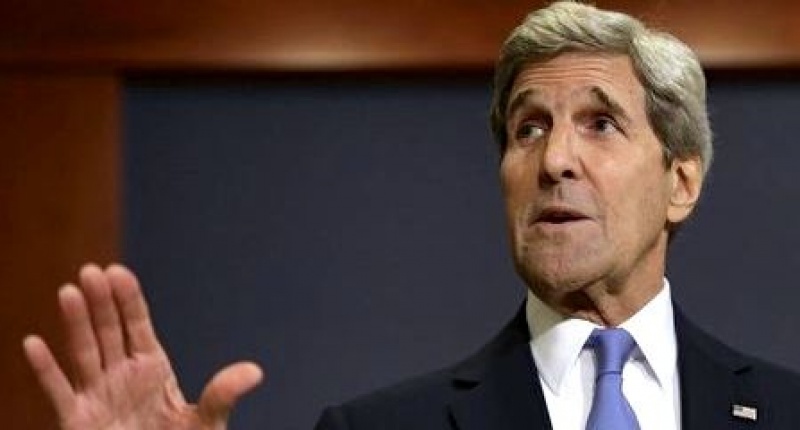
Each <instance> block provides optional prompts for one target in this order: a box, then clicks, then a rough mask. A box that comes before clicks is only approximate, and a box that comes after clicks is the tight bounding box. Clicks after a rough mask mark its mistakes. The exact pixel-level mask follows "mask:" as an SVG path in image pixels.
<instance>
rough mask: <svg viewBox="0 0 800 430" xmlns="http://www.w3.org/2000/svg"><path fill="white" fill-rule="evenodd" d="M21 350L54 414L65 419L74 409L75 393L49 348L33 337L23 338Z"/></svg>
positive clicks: (36, 337) (37, 337)
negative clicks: (53, 408) (53, 409)
mask: <svg viewBox="0 0 800 430" xmlns="http://www.w3.org/2000/svg"><path fill="white" fill-rule="evenodd" d="M22 348H23V350H24V351H25V357H27V359H28V363H29V364H30V366H31V368H32V369H33V372H34V373H35V374H36V379H37V380H38V381H39V385H41V387H42V389H43V390H44V392H45V394H46V395H47V397H48V398H49V399H50V402H51V403H52V404H53V407H55V409H56V413H57V414H58V416H59V417H61V418H62V419H63V418H64V417H67V416H68V415H69V414H70V413H71V411H72V410H73V409H74V408H75V392H74V391H73V389H72V386H71V385H70V383H69V380H68V379H67V377H66V375H64V372H63V371H62V370H61V368H60V367H59V366H58V363H57V362H56V360H55V358H53V353H52V352H50V348H48V347H47V344H46V343H44V341H43V340H42V339H41V338H40V337H39V336H34V335H30V336H27V337H25V339H24V340H23V341H22Z"/></svg>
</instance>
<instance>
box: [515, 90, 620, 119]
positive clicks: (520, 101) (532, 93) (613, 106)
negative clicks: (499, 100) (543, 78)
mask: <svg viewBox="0 0 800 430" xmlns="http://www.w3.org/2000/svg"><path fill="white" fill-rule="evenodd" d="M588 92H589V94H590V95H591V96H592V99H593V100H594V101H595V102H596V103H598V104H600V105H601V106H602V107H603V108H604V109H606V110H608V111H609V112H610V113H611V114H612V115H614V116H617V117H619V118H620V119H622V120H623V121H625V122H628V123H630V121H631V119H630V116H629V115H628V114H627V112H626V111H625V108H623V107H622V105H620V104H619V103H618V102H617V101H616V100H614V98H613V97H611V96H610V95H609V94H608V93H606V92H605V91H603V89H602V88H600V87H598V86H594V85H593V86H591V87H589V89H588ZM539 93H540V91H539V90H537V89H536V88H529V89H526V90H524V91H520V92H519V93H517V94H516V95H515V96H514V98H513V99H511V101H510V102H509V103H508V110H507V111H506V118H511V117H513V116H514V114H515V112H516V111H518V110H519V109H521V108H523V107H524V106H526V105H535V106H538V105H539V103H537V102H535V101H534V100H535V99H536V98H537V95H538V94H539Z"/></svg>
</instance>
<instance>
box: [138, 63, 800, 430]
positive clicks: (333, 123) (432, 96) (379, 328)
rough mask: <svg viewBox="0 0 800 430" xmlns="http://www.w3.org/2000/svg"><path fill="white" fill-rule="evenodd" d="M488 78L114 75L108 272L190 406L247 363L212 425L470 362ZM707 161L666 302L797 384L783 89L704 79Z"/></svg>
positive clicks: (492, 314) (494, 226) (500, 269)
mask: <svg viewBox="0 0 800 430" xmlns="http://www.w3.org/2000/svg"><path fill="white" fill-rule="evenodd" d="M488 82H489V79H488V77H467V78H459V79H452V78H447V77H440V78H425V79H419V78H414V79H411V78H396V79H388V78H383V79H369V78H346V77H338V78H334V79H328V80H322V79H315V78H309V79H284V78H275V79H268V78H265V79H244V80H220V79H197V78H194V79H188V80H181V79H177V80H176V79H174V78H173V79H155V78H146V79H145V78H136V79H130V80H128V82H127V85H126V88H125V104H124V118H125V133H124V136H125V147H124V157H123V159H124V160H125V166H124V181H123V183H124V210H123V219H124V222H123V236H124V247H123V254H124V259H125V261H127V262H128V263H130V264H131V266H132V267H133V268H134V269H135V270H137V271H138V273H139V274H140V276H141V278H142V281H143V283H144V286H145V290H146V293H147V294H148V296H149V299H150V301H151V306H152V311H153V314H154V317H155V320H156V324H157V326H158V328H159V329H160V333H161V336H162V340H163V341H164V342H165V344H166V346H167V348H168V350H169V352H170V353H171V356H172V358H173V361H174V365H175V367H176V369H177V371H178V373H179V375H180V377H181V380H182V382H183V385H184V386H185V388H186V389H187V390H188V392H189V393H190V395H191V396H192V397H195V396H197V395H198V394H199V391H200V389H201V387H202V385H203V383H204V382H205V381H206V380H207V379H208V378H209V377H210V376H211V374H212V373H213V371H215V370H216V369H217V368H219V367H220V366H222V365H223V364H226V363H228V362H230V361H233V360H237V359H241V358H249V359H254V360H256V361H258V362H260V363H261V364H262V365H264V367H265V368H266V370H267V383H266V385H264V386H263V387H262V388H260V389H259V390H258V391H256V392H255V393H254V394H253V395H251V396H249V397H247V398H246V400H245V401H244V402H243V404H242V405H241V407H240V408H239V409H238V410H237V412H236V413H235V414H234V419H233V428H273V429H307V428H310V427H311V426H312V424H313V422H314V421H315V420H316V417H317V415H318V414H319V412H320V411H321V409H322V407H324V406H325V405H327V404H331V403H337V402H341V401H344V400H346V399H348V398H351V397H353V396H355V395H357V394H360V393H364V392H366V391H369V390H372V389H374V388H377V387H380V386H384V385H387V384H390V383H392V382H395V381H398V380H399V379H402V378H403V377H406V376H410V375H413V374H416V373H420V372H422V371H425V370H430V369H433V368H436V367H440V366H444V365H447V364H450V363H452V362H453V361H455V360H457V359H459V358H461V357H462V356H464V355H466V354H468V353H470V352H471V351H473V350H474V349H476V348H478V347H479V346H480V345H482V344H483V343H484V342H485V341H486V340H487V339H488V338H489V337H490V336H492V334H493V333H494V332H496V331H497V330H498V329H499V328H500V327H501V325H502V324H504V323H505V322H506V320H507V319H508V318H509V317H510V316H511V315H512V313H513V312H514V311H515V310H516V309H517V307H518V306H519V304H520V302H521V299H522V297H523V295H524V289H523V286H522V284H521V282H520V281H519V280H518V279H517V278H516V277H515V275H514V273H513V269H512V266H511V264H510V259H509V254H508V252H507V244H506V240H505V226H504V223H503V214H502V202H501V198H500V194H499V189H498V180H497V172H496V170H497V165H498V154H497V151H496V149H495V147H494V144H493V142H492V140H491V137H490V134H489V132H488V126H487V120H486V111H487V108H488V102H489V92H490V89H489V86H488ZM710 95H711V97H710V110H711V119H712V125H713V128H714V130H715V133H716V159H715V162H714V165H713V167H712V171H711V174H710V176H709V178H708V180H707V187H706V190H705V192H706V193H705V195H704V197H703V199H702V202H701V204H700V207H699V210H698V211H697V213H696V216H695V217H694V219H693V220H692V221H691V222H690V223H689V225H688V226H687V227H686V228H685V229H683V230H682V231H681V233H680V235H679V237H678V238H677V240H676V241H675V243H674V244H673V249H672V251H671V254H672V255H671V257H670V260H669V261H670V264H669V270H668V276H669V278H670V280H671V282H672V284H673V291H674V293H675V296H676V299H677V301H678V302H679V303H680V304H681V305H682V307H683V308H684V310H685V311H686V312H687V313H688V314H689V315H690V316H691V317H693V318H694V319H695V320H696V321H698V322H699V323H701V325H703V326H705V327H707V328H708V329H709V330H710V331H711V332H713V333H714V334H716V335H718V336H720V337H722V338H723V339H724V340H726V341H727V342H728V343H730V344H733V345H734V346H737V347H740V348H742V349H745V350H747V351H749V352H752V353H754V354H756V355H759V356H762V357H767V358H769V359H771V360H773V361H776V362H779V363H782V364H784V365H787V366H790V367H792V368H794V369H795V370H800V347H798V346H796V345H795V346H793V345H792V342H793V340H794V337H795V336H794V333H793V331H794V328H795V327H798V326H800V316H798V314H797V313H796V312H793V310H794V309H793V308H794V306H793V305H794V303H796V302H797V301H798V299H800V292H797V291H796V287H795V286H794V284H795V283H794V280H793V278H794V276H793V275H794V273H793V269H794V268H795V267H797V266H798V264H799V263H800V251H798V249H797V244H798V243H800V231H798V229H797V228H796V227H795V226H794V222H795V219H796V215H795V212H796V211H797V209H798V205H799V203H798V202H797V197H798V194H800V193H798V186H797V185H796V184H795V182H796V180H797V179H796V178H797V177H798V175H797V172H796V169H795V163H796V160H798V159H800V146H798V145H797V143H796V142H795V140H796V136H798V135H800V124H799V123H798V122H797V121H796V120H795V119H794V117H795V116H796V112H798V111H800V84H798V83H797V82H793V81H792V80H787V79H774V78H773V79H757V78H746V79H743V78H736V77H731V76H716V77H712V80H711V88H710Z"/></svg>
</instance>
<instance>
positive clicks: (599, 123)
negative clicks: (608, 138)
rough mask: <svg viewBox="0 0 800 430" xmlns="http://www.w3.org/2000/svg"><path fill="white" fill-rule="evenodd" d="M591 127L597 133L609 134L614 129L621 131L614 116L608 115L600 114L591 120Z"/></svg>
mask: <svg viewBox="0 0 800 430" xmlns="http://www.w3.org/2000/svg"><path fill="white" fill-rule="evenodd" d="M589 128H590V129H591V130H592V131H593V132H596V133H600V134H608V133H611V132H614V131H620V128H619V125H618V124H617V122H616V121H615V120H614V118H612V117H610V116H608V115H598V116H595V117H593V118H592V119H591V120H590V123H589Z"/></svg>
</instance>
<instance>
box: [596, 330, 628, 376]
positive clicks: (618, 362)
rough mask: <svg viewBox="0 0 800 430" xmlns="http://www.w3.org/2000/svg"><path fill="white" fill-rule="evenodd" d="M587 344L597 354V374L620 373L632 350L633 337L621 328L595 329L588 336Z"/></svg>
mask: <svg viewBox="0 0 800 430" xmlns="http://www.w3.org/2000/svg"><path fill="white" fill-rule="evenodd" d="M589 344H590V346H592V348H594V352H595V355H596V356H597V376H598V377H600V376H602V375H605V374H608V373H618V374H619V373H622V367H623V366H624V365H625V362H626V361H628V357H630V355H631V352H632V351H633V347H634V345H636V342H634V340H633V337H632V336H631V335H630V333H628V332H627V331H625V330H624V329H621V328H608V329H596V330H595V331H593V332H592V335H591V336H590V337H589Z"/></svg>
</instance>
